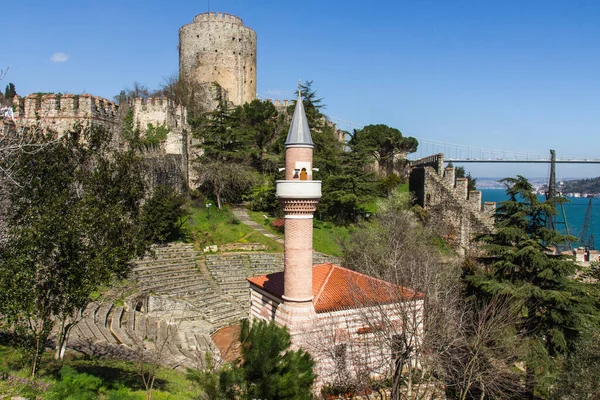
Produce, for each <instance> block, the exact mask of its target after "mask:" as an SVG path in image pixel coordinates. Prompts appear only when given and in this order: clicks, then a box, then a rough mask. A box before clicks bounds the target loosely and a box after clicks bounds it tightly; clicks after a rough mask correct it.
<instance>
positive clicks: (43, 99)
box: [13, 93, 119, 122]
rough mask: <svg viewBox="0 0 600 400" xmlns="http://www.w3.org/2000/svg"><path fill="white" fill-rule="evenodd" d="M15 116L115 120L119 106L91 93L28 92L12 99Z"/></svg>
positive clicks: (29, 118) (27, 119)
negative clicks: (26, 94) (40, 93)
mask: <svg viewBox="0 0 600 400" xmlns="http://www.w3.org/2000/svg"><path fill="white" fill-rule="evenodd" d="M13 108H14V112H15V118H18V119H20V120H21V121H23V122H32V121H34V120H35V121H37V120H39V119H47V118H51V119H60V118H66V119H73V118H76V119H80V118H83V119H103V120H113V119H114V120H115V121H116V118H117V111H118V108H119V106H118V105H117V104H115V103H113V102H112V101H110V100H107V99H105V98H103V97H98V96H92V95H91V94H82V95H76V94H54V93H51V94H44V95H39V94H30V95H28V96H25V97H24V98H22V97H19V96H15V98H14V99H13Z"/></svg>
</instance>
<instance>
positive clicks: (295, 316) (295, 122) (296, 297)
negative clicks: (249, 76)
mask: <svg viewBox="0 0 600 400" xmlns="http://www.w3.org/2000/svg"><path fill="white" fill-rule="evenodd" d="M313 147H314V144H313V141H312V137H311V135H310V129H309V126H308V120H307V118H306V113H305V111H304V105H303V104H302V96H301V95H300V90H298V101H297V102H296V108H295V109H294V115H293V116H292V123H291V125H290V130H289V132H288V136H287V139H286V141H285V180H280V181H277V197H278V198H279V201H280V202H281V205H282V208H283V213H284V215H285V239H284V248H285V250H284V293H283V300H284V302H283V304H281V305H280V306H279V307H278V309H277V312H276V315H275V319H276V321H278V323H280V324H282V325H287V326H288V327H289V328H290V331H292V332H293V331H294V329H295V327H297V326H298V325H304V324H306V323H309V322H310V321H312V318H313V317H314V316H315V309H314V306H313V304H312V298H313V292H312V256H313V248H312V240H313V215H314V212H315V209H316V206H317V203H318V202H319V199H320V198H321V181H314V180H312V171H313V168H312V160H313Z"/></svg>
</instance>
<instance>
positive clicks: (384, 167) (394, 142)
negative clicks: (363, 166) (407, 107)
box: [348, 124, 419, 175]
mask: <svg viewBox="0 0 600 400" xmlns="http://www.w3.org/2000/svg"><path fill="white" fill-rule="evenodd" d="M348 144H349V145H350V147H352V148H353V149H354V150H355V151H360V152H367V153H369V154H371V155H372V156H373V157H375V159H376V160H377V163H378V164H379V172H380V173H382V172H383V173H385V174H386V175H391V174H392V173H393V171H394V162H395V160H396V157H397V156H398V155H399V154H401V153H412V152H414V151H416V150H417V146H418V145H419V142H418V141H417V139H415V138H413V137H404V136H402V133H401V132H400V131H399V130H398V129H396V128H391V127H389V126H387V125H383V124H378V125H367V126H365V127H364V128H362V129H355V130H354V134H353V135H352V138H351V139H350V141H349V143H348Z"/></svg>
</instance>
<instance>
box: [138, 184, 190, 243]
mask: <svg viewBox="0 0 600 400" xmlns="http://www.w3.org/2000/svg"><path fill="white" fill-rule="evenodd" d="M188 215H189V211H188V210H187V209H186V198H185V196H184V195H183V194H180V193H177V192H175V190H173V188H171V187H170V186H159V187H157V188H156V189H155V190H154V193H153V194H152V197H150V198H149V199H148V200H147V201H146V203H145V204H144V206H143V207H142V214H141V225H142V232H143V234H144V235H145V237H146V239H148V240H151V241H154V242H165V241H166V240H167V239H168V238H174V237H177V236H180V235H181V233H182V232H181V227H182V226H183V224H184V223H185V220H186V219H187V216H188Z"/></svg>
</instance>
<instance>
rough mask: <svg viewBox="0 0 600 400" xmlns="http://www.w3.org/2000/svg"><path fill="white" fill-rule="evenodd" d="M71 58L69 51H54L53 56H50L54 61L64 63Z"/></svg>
mask: <svg viewBox="0 0 600 400" xmlns="http://www.w3.org/2000/svg"><path fill="white" fill-rule="evenodd" d="M68 59H69V55H68V54H67V53H60V52H59V53H54V54H52V57H50V61H52V62H57V63H62V62H65V61H67V60H68Z"/></svg>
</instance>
